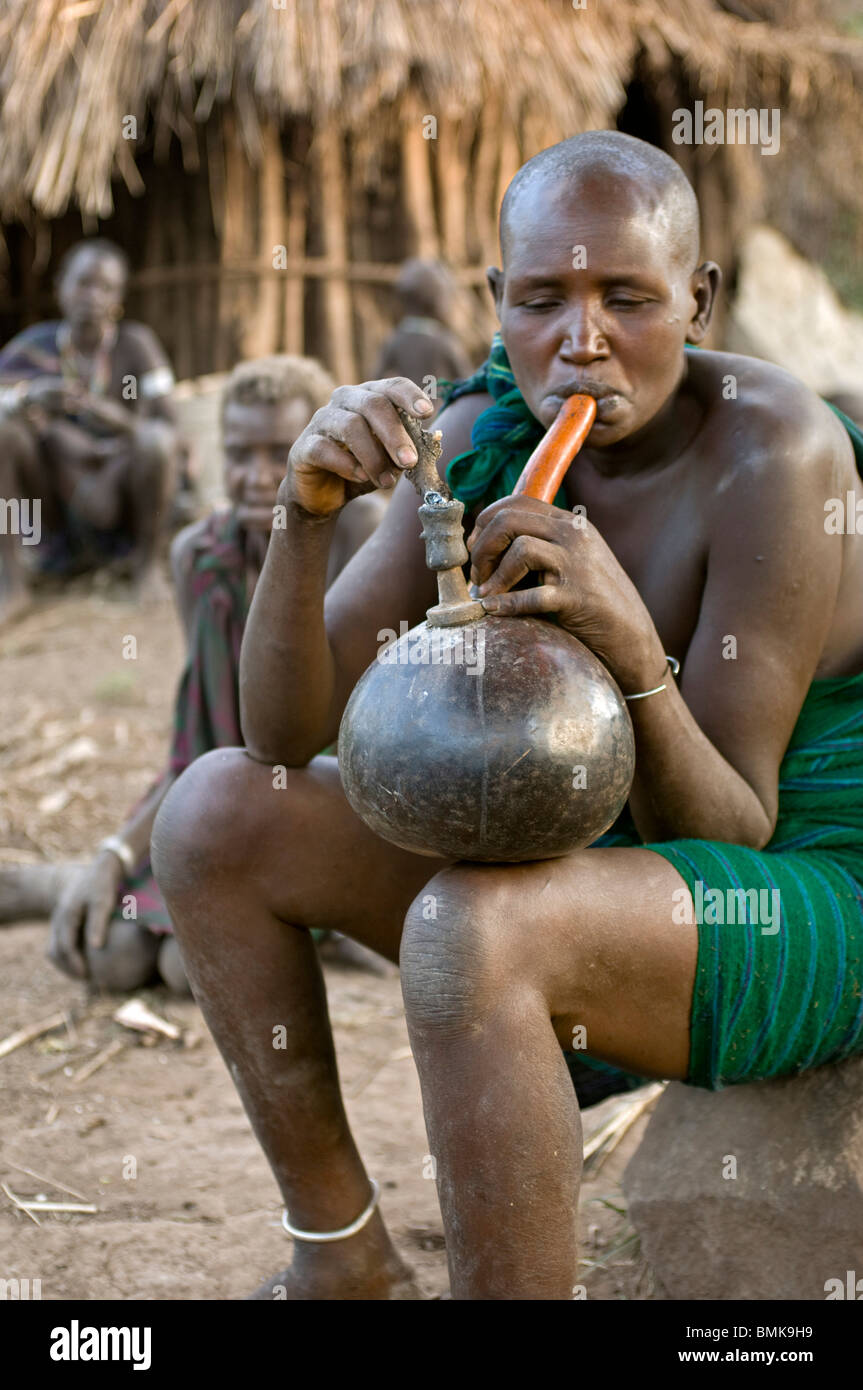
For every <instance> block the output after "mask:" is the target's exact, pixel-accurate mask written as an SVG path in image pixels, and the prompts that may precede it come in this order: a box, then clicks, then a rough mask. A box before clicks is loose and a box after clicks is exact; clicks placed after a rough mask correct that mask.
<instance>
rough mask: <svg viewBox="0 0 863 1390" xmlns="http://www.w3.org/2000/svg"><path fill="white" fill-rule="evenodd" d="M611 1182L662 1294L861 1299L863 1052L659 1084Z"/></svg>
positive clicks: (696, 1296) (737, 1297) (862, 1282)
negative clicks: (787, 1068)
mask: <svg viewBox="0 0 863 1390" xmlns="http://www.w3.org/2000/svg"><path fill="white" fill-rule="evenodd" d="M623 1189H624V1193H625V1194H626V1198H627V1203H628V1214H629V1218H630V1220H631V1222H632V1224H633V1226H634V1227H635V1229H636V1230H637V1231H638V1233H639V1235H640V1237H641V1245H642V1252H643V1254H644V1255H645V1257H646V1258H647V1260H648V1262H649V1263H650V1265H651V1266H652V1268H653V1270H654V1272H655V1275H656V1278H657V1280H658V1282H659V1285H660V1286H661V1288H662V1290H663V1292H665V1293H666V1294H667V1296H668V1297H669V1298H672V1299H713V1298H715V1299H753V1300H758V1299H810V1300H811V1299H826V1298H828V1297H833V1298H843V1297H845V1298H847V1297H849V1296H851V1294H849V1292H848V1291H849V1290H855V1291H856V1292H855V1294H854V1296H855V1298H856V1299H857V1300H858V1301H860V1300H863V1057H853V1058H849V1059H848V1060H846V1061H844V1062H840V1063H837V1064H835V1065H830V1066H824V1067H818V1068H816V1069H815V1070H813V1071H810V1072H805V1073H803V1075H801V1076H795V1077H788V1078H784V1079H782V1080H779V1081H759V1082H753V1083H752V1084H750V1085H746V1086H729V1087H726V1088H725V1089H724V1090H722V1091H706V1090H700V1089H698V1088H696V1087H692V1086H684V1085H682V1084H681V1083H680V1082H671V1083H670V1084H669V1085H668V1087H667V1088H666V1091H665V1093H664V1094H663V1095H662V1096H661V1097H660V1100H659V1102H658V1104H657V1106H656V1109H655V1110H654V1112H653V1115H652V1116H651V1118H650V1122H649V1123H648V1125H647V1128H646V1129H645V1132H644V1137H643V1139H642V1141H641V1144H640V1145H639V1147H638V1149H637V1150H636V1152H635V1154H634V1155H633V1157H632V1159H631V1160H630V1162H629V1164H628V1166H627V1169H626V1172H625V1174H624V1178H623ZM842 1290H844V1292H842Z"/></svg>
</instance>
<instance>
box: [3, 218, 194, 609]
mask: <svg viewBox="0 0 863 1390" xmlns="http://www.w3.org/2000/svg"><path fill="white" fill-rule="evenodd" d="M125 288H126V275H125V269H124V266H123V265H122V264H121V262H120V261H119V260H118V259H117V257H116V256H115V255H112V254H110V253H109V252H106V251H104V250H100V249H99V248H98V247H90V246H88V245H87V244H86V243H84V244H83V245H82V246H81V248H80V249H79V250H78V251H77V252H76V253H75V254H74V255H73V257H72V259H71V261H70V262H69V264H68V265H67V266H66V269H65V271H64V273H63V275H62V276H61V278H60V280H59V281H58V283H57V299H58V302H59V304H60V308H61V310H62V313H63V318H64V321H65V323H66V324H67V325H68V328H69V334H70V341H71V344H72V346H73V347H74V349H75V350H76V352H77V353H78V354H79V357H80V359H81V361H82V363H83V364H84V366H85V368H86V364H87V363H88V361H92V360H94V358H95V354H96V353H97V351H98V349H99V346H100V344H101V343H102V341H103V336H104V334H105V332H106V330H107V329H108V328H109V326H110V325H111V323H112V322H115V321H116V320H117V319H118V318H119V317H120V316H121V314H122V307H123V297H124V294H125ZM120 350H121V349H120V348H119V347H118V349H117V351H120ZM73 415H75V416H79V417H83V422H81V421H79V420H76V419H72V418H69V417H70V416H73ZM87 425H92V426H93V427H94V428H96V429H97V430H99V431H101V434H102V437H98V436H97V435H95V434H94V433H93V432H91V430H90V429H89V428H87V427H86V426H87ZM33 427H35V428H36V429H38V431H39V435H40V437H41V441H42V447H41V448H37V447H36V445H35V440H34V438H33V435H32V428H33ZM0 453H2V461H0V485H3V484H4V478H5V486H4V490H0V496H4V497H12V496H22V497H39V498H41V499H42V508H43V523H44V525H45V526H46V527H48V528H56V527H57V526H58V525H61V524H62V515H63V508H67V509H69V510H71V511H73V512H74V514H75V515H76V516H77V517H78V518H79V520H80V521H81V522H82V523H84V524H86V525H87V526H90V527H92V528H93V529H95V530H97V531H115V530H118V529H123V528H125V529H126V530H127V531H128V533H129V536H130V538H131V541H132V548H131V551H130V554H129V556H128V557H127V558H126V559H125V560H124V562H123V569H124V570H125V571H126V572H128V573H129V575H130V576H131V577H132V578H133V579H134V580H135V581H136V582H137V583H138V585H139V586H141V587H142V588H143V589H148V588H150V587H153V588H155V587H156V583H155V581H154V576H153V566H154V563H155V554H156V545H157V542H158V537H159V522H160V517H161V516H162V515H163V513H164V508H165V507H166V505H167V500H168V497H169V496H170V493H171V491H172V488H173V482H174V474H175V463H176V459H175V453H176V433H175V428H174V415H173V407H172V405H171V402H170V399H169V398H168V397H157V398H154V399H152V400H146V401H143V400H142V401H141V402H140V407H139V409H138V410H132V409H131V408H130V407H129V406H128V405H126V404H124V403H123V402H121V401H118V400H114V399H111V398H110V397H105V396H100V395H97V394H94V393H93V392H91V391H89V390H87V389H86V387H84V385H83V384H82V383H81V382H76V381H68V380H64V379H63V378H62V377H53V376H44V377H39V378H37V379H35V380H34V381H32V382H30V383H29V385H28V386H27V390H26V396H25V398H24V401H23V402H22V404H21V406H20V408H19V410H18V412H17V413H16V416H15V418H14V419H13V420H12V421H10V422H9V423H8V424H7V425H6V428H5V433H4V448H3V450H2V451H0ZM0 547H2V553H3V562H4V568H5V570H6V572H7V579H6V597H5V602H4V601H3V596H2V595H0V623H2V622H3V621H4V620H5V619H9V618H11V617H12V616H14V615H16V614H17V613H18V612H20V611H22V610H23V608H24V606H25V604H26V601H27V591H26V584H25V580H24V575H23V571H22V568H21V565H20V562H19V558H18V550H17V543H13V539H12V538H6V537H2V536H0Z"/></svg>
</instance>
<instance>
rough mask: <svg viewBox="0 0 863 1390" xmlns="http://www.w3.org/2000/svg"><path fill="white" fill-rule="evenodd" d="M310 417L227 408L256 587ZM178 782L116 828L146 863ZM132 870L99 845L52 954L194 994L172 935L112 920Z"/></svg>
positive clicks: (183, 585)
mask: <svg viewBox="0 0 863 1390" xmlns="http://www.w3.org/2000/svg"><path fill="white" fill-rule="evenodd" d="M310 414H311V406H310V404H309V403H308V402H307V401H306V400H305V398H301V397H300V398H296V399H294V400H291V401H287V402H284V403H282V404H279V405H267V404H264V403H254V404H247V405H243V404H240V403H238V402H234V403H231V404H230V405H228V407H227V409H226V411H225V415H224V419H223V422H222V441H223V449H224V455H225V470H224V476H225V492H226V494H227V496H228V499H229V501H230V503H231V505H232V507H233V508H234V510H235V511H236V513H237V516H238V517H239V519H240V522H241V525H242V527H243V531H244V533H245V534H244V548H245V551H246V555H247V584H248V585H249V588H250V592H253V591H254V586H255V584H256V582H257V578H258V575H259V574H260V570H261V566H262V564H263V562H264V556H265V555H266V551H267V541H268V539H269V534H270V530H271V528H272V524H273V507H274V505H275V502H276V494H277V492H278V489H279V484H280V483H281V481H282V478H283V477H284V471H285V458H286V457H287V455H288V453H289V452H290V450H291V448H292V446H293V444H294V442H295V441H296V439H297V438H298V436H299V435H300V433H301V432H302V430H303V428H304V426H305V425H306V424H307V423H308V420H309V416H310ZM204 524H205V523H204V522H196V523H195V524H194V525H192V526H188V527H186V529H185V530H184V531H182V532H181V533H180V535H178V536H177V537H176V539H175V541H174V543H173V545H172V548H171V567H172V571H173V577H174V585H175V591H176V598H177V607H178V609H179V612H180V617H181V620H182V623H183V628H184V631H185V633H186V635H187V636H188V635H189V630H190V626H191V622H192V615H193V612H194V606H195V599H194V594H193V592H192V585H191V580H192V571H191V560H192V555H193V551H194V548H195V544H196V542H197V540H198V538H199V536H200V533H201V530H202V529H203V526H204ZM173 781H174V778H173V777H171V776H170V774H166V775H165V777H163V779H162V780H161V781H160V782H159V784H158V786H157V787H155V788H154V790H153V791H152V793H151V794H150V795H149V796H148V797H147V798H146V799H145V800H144V801H143V802H142V803H141V805H140V806H139V807H138V808H137V809H136V811H135V812H134V813H133V815H132V816H131V817H130V818H129V820H128V821H127V822H126V823H125V825H123V826H122V827H121V828H120V829H119V830H118V832H117V834H118V835H119V837H120V839H121V840H125V842H126V843H127V844H128V845H129V846H130V848H131V849H132V850H133V852H134V853H135V854H136V855H137V856H138V858H139V859H142V858H143V857H144V855H145V854H146V852H147V850H148V848H149V844H150V835H151V832H152V829H153V822H154V820H155V819H156V813H157V811H158V809H159V807H160V806H161V804H162V801H163V800H164V798H165V795H166V794H167V792H168V789H169V788H170V787H171V785H172V783H173ZM123 875H124V869H123V865H122V863H121V861H120V860H119V858H118V857H117V855H115V854H114V853H112V851H111V850H100V851H99V853H98V854H97V855H96V856H95V858H94V859H93V860H92V862H91V863H90V864H89V865H87V866H86V868H85V869H84V870H83V871H82V872H81V873H80V874H79V875H76V876H75V877H74V878H73V879H72V880H71V881H70V882H69V883H68V884H67V885H66V887H65V890H64V891H63V892H62V893H61V894H60V897H59V899H58V901H57V903H56V905H55V907H54V911H53V914H52V917H51V936H50V940H49V946H48V955H49V958H50V959H51V960H52V961H53V962H54V964H55V965H56V966H57V967H58V968H59V969H60V970H62V971H63V972H64V974H67V975H71V976H72V977H73V978H75V979H89V980H92V981H93V983H95V984H97V985H99V986H100V987H102V988H105V989H118V990H124V991H125V990H130V989H137V988H138V987H140V986H141V985H144V984H146V983H148V981H149V980H150V979H151V978H152V976H153V974H154V971H156V970H158V973H159V975H160V976H161V978H162V979H163V981H164V982H165V983H166V984H167V985H169V987H171V988H173V989H174V990H175V992H176V993H184V992H187V985H186V982H185V975H184V972H183V967H182V962H181V961H180V957H179V952H178V950H177V944H176V941H175V940H174V938H173V937H166V938H160V937H158V936H156V935H154V934H153V933H152V932H150V931H147V930H146V928H144V927H142V926H139V925H138V924H137V923H136V922H133V921H128V922H127V921H122V922H121V921H115V922H114V923H113V924H112V923H111V918H112V915H113V913H114V910H115V908H116V905H117V895H118V893H119V890H120V884H121V882H122V879H123Z"/></svg>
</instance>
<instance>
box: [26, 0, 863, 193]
mask: <svg viewBox="0 0 863 1390" xmlns="http://www.w3.org/2000/svg"><path fill="white" fill-rule="evenodd" d="M821 10H822V0H806V3H802V0H605V2H604V3H597V0H588V3H587V5H586V8H585V9H583V10H582V9H576V8H574V6H573V4H572V0H285V8H284V9H279V8H275V6H274V3H273V0H78V3H70V0H3V3H2V8H0V54H2V55H3V58H2V66H0V99H2V109H0V212H2V214H3V215H4V216H6V217H7V218H8V217H13V216H22V215H26V214H27V212H28V210H35V211H36V212H37V213H38V214H40V215H41V216H43V217H56V216H58V215H59V214H61V213H62V212H63V211H65V210H66V208H67V207H70V206H77V207H78V208H80V209H81V210H82V211H83V212H84V213H86V214H88V215H90V216H94V215H95V216H99V217H104V216H106V215H108V214H109V213H110V211H111V208H112V194H111V183H112V180H113V179H116V178H120V179H123V180H125V182H126V184H127V185H128V187H129V188H130V189H131V190H132V191H133V192H140V191H142V182H141V176H140V173H139V172H138V169H137V167H136V162H135V152H136V143H135V142H134V141H130V140H128V139H124V137H123V118H124V117H126V116H129V115H134V116H135V117H136V119H137V122H138V136H139V140H138V145H137V148H141V147H142V142H143V143H145V144H146V143H149V142H150V141H152V142H153V143H154V145H155V149H156V152H157V154H158V153H159V152H160V151H161V152H163V153H164V152H165V151H166V150H167V147H168V145H169V144H170V139H171V136H176V137H177V138H178V140H179V141H180V144H181V147H182V149H183V154H184V158H185V159H186V161H187V163H188V165H189V167H193V166H194V164H195V162H196V160H197V158H198V141H197V139H196V137H195V125H196V123H202V122H205V121H207V119H208V118H209V117H210V115H211V113H213V111H214V109H216V108H217V107H219V106H223V105H227V104H230V105H231V106H232V108H233V112H234V117H235V120H236V125H237V128H238V130H239V132H240V135H241V138H242V140H243V143H244V145H245V147H246V149H247V151H248V153H249V156H250V157H251V158H252V159H254V158H255V155H256V152H257V150H258V148H259V144H260V122H261V121H262V120H264V119H267V118H270V117H273V116H275V117H277V118H279V119H280V120H287V119H290V118H291V117H297V116H304V117H309V118H310V119H311V120H312V121H316V122H319V121H321V120H322V119H324V118H329V119H332V120H334V121H337V122H338V123H340V124H341V125H342V126H344V127H345V128H347V129H350V130H352V131H356V132H363V131H369V130H376V129H380V128H382V126H385V125H386V124H387V123H391V122H393V121H398V120H399V118H400V116H399V112H400V102H401V99H402V98H403V97H404V95H405V94H406V93H409V92H410V93H416V94H417V95H418V96H420V97H421V100H422V103H423V109H424V110H425V111H428V112H430V113H434V114H437V115H454V116H458V115H460V114H462V113H464V114H467V113H469V112H472V113H475V112H476V110H477V108H478V106H479V105H481V103H482V102H483V100H484V99H485V96H486V95H487V94H488V93H490V92H497V93H498V94H501V95H502V96H503V98H504V101H505V103H506V105H507V106H508V108H509V112H510V114H511V115H512V116H513V118H516V117H517V116H518V115H519V113H522V112H524V111H525V110H526V109H527V110H530V111H531V113H532V114H536V115H538V116H539V117H543V116H544V117H545V118H546V123H547V124H548V125H549V126H551V127H554V128H557V129H559V130H560V132H561V134H565V133H572V132H573V131H575V130H578V129H584V128H587V127H591V126H607V125H611V124H613V123H614V119H615V116H616V114H617V112H618V111H619V110H620V108H621V107H622V105H623V103H624V99H625V84H626V83H627V82H628V80H629V79H630V78H631V76H632V74H633V71H634V70H635V69H636V67H638V68H639V70H640V71H641V72H642V73H643V75H644V77H645V78H646V80H648V81H651V82H652V81H655V82H657V83H661V82H662V80H663V78H665V80H666V81H667V80H668V75H669V73H674V74H675V80H677V81H680V80H682V81H683V82H685V83H688V84H689V85H690V88H691V92H692V95H693V97H706V98H707V99H708V100H709V101H711V102H713V103H714V104H717V105H720V106H726V105H734V106H739V105H753V104H754V105H757V106H765V105H766V106H773V105H779V106H781V107H782V108H783V115H785V114H786V112H789V111H790V112H792V113H793V112H800V113H803V114H805V113H807V112H809V111H815V110H816V109H817V108H818V106H819V104H825V105H826V103H829V109H830V111H831V113H832V115H833V116H834V117H838V118H841V113H842V111H843V109H846V108H847V110H849V111H850V110H852V109H853V108H854V103H856V101H857V98H858V94H859V90H860V87H861V85H863V43H861V42H860V41H859V40H857V39H851V38H848V37H842V36H840V35H839V34H838V33H837V31H836V30H835V29H833V28H831V26H830V25H829V24H826V23H825V22H824V20H823V18H822V15H821ZM789 14H790V15H792V16H794V17H797V16H799V17H800V26H801V27H798V26H797V25H796V24H795V25H794V27H791V26H789V25H787V23H786V22H785V21H786V19H787V17H788V16H789ZM774 16H775V17H774ZM413 109H414V110H415V107H414V108H413ZM858 129H859V127H858ZM855 136H857V129H855ZM858 138H859V137H858Z"/></svg>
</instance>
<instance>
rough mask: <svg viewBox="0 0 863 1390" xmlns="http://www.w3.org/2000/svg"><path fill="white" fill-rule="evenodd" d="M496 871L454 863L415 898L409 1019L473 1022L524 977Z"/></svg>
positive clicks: (408, 946) (416, 1022)
mask: <svg viewBox="0 0 863 1390" xmlns="http://www.w3.org/2000/svg"><path fill="white" fill-rule="evenodd" d="M499 873H500V871H499V870H497V869H492V868H489V869H486V868H484V867H483V866H480V865H455V866H454V867H452V868H449V869H444V870H443V871H442V872H441V873H439V874H436V875H435V877H434V878H433V879H431V880H430V882H429V883H427V884H426V885H425V887H424V888H423V891H422V893H420V894H419V895H418V896H417V897H416V898H415V899H414V901H413V902H412V903H411V906H410V908H409V909H408V912H407V915H406V917H405V923H404V931H403V933H402V943H401V953H400V960H399V964H400V968H401V976H402V993H403V996H404V1001H405V1009H406V1011H407V1016H408V1020H409V1022H410V1023H411V1025H412V1026H414V1027H419V1028H427V1027H428V1028H435V1029H443V1030H444V1031H447V1030H449V1029H453V1030H456V1031H458V1030H463V1029H465V1028H473V1027H475V1026H476V1024H477V1023H479V1022H481V1021H482V1020H483V1019H486V1018H488V1017H490V1016H491V1015H492V1014H493V1013H494V1012H495V1011H496V1010H497V1009H499V1008H500V1007H501V1005H506V1004H507V1002H508V1001H511V1000H512V998H513V996H514V994H515V993H516V992H517V991H518V989H520V988H522V987H524V986H525V985H526V984H527V982H526V981H525V980H524V979H523V978H519V972H518V970H517V952H516V951H515V950H514V946H513V933H512V930H511V927H512V923H511V921H510V917H509V916H508V914H507V904H506V896H507V895H506V893H505V890H504V889H503V888H502V887H501V882H500V878H499Z"/></svg>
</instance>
